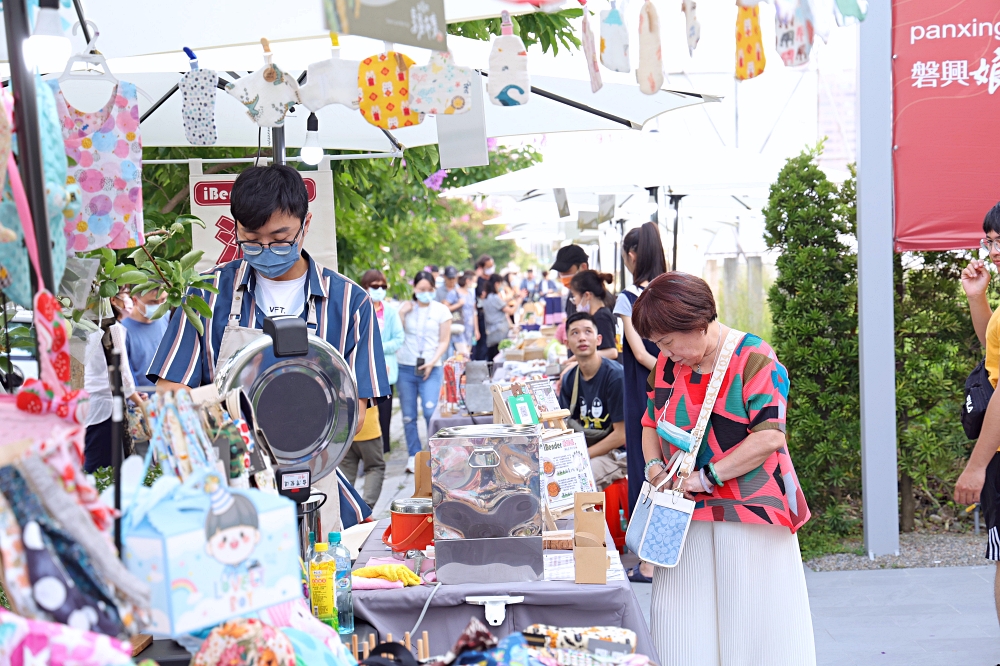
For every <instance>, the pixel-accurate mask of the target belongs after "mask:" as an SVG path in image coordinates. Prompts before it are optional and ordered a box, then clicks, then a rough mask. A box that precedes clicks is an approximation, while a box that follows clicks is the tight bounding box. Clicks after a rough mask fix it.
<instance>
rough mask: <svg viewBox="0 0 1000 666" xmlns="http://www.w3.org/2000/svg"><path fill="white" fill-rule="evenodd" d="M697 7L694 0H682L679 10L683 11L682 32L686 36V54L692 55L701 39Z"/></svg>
mask: <svg viewBox="0 0 1000 666" xmlns="http://www.w3.org/2000/svg"><path fill="white" fill-rule="evenodd" d="M697 8H698V5H697V3H695V1H694V0H682V2H681V11H682V12H684V34H685V35H686V36H687V42H688V55H692V56H693V55H694V50H695V48H696V47H697V46H698V41H699V40H701V23H699V22H698V16H697V14H696V12H695V10H696V9H697Z"/></svg>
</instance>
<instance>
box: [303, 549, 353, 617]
mask: <svg viewBox="0 0 1000 666" xmlns="http://www.w3.org/2000/svg"><path fill="white" fill-rule="evenodd" d="M328 546H329V544H325V543H318V544H316V547H315V553H314V554H313V556H312V559H311V560H310V561H309V601H310V605H311V606H312V613H313V615H315V616H316V617H317V618H319V620H320V621H321V622H323V623H324V624H328V625H330V626H331V627H333V628H334V629H337V602H336V592H337V587H336V574H337V569H336V560H335V559H334V558H333V557H332V556H331V555H330V553H329V552H328ZM352 626H353V625H352Z"/></svg>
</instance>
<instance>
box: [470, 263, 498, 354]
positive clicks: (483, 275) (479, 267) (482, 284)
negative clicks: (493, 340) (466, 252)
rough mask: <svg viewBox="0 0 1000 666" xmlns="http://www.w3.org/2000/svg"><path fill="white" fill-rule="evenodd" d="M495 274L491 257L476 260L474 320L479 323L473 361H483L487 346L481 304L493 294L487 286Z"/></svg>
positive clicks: (494, 265) (492, 290) (491, 289)
mask: <svg viewBox="0 0 1000 666" xmlns="http://www.w3.org/2000/svg"><path fill="white" fill-rule="evenodd" d="M494 272H496V264H495V263H494V262H493V257H491V256H490V255H488V254H484V255H482V256H480V257H479V259H476V318H477V319H478V321H479V332H480V334H481V335H480V338H479V340H478V341H476V348H475V349H474V350H473V352H472V359H473V360H474V361H485V360H486V352H487V347H488V345H487V344H486V335H485V333H484V331H485V330H486V320H485V319H484V315H483V303H484V302H485V301H486V297H487V296H489V295H490V294H492V293H494V289H493V287H491V286H490V285H489V280H490V276H491V275H493V273H494Z"/></svg>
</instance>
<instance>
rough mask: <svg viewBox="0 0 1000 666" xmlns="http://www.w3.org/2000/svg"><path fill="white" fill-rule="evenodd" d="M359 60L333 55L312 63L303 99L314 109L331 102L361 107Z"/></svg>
mask: <svg viewBox="0 0 1000 666" xmlns="http://www.w3.org/2000/svg"><path fill="white" fill-rule="evenodd" d="M359 65H361V62H360V61H358V60H341V59H340V58H330V59H329V60H321V61H319V62H314V63H312V64H311V65H309V68H308V69H307V70H306V82H305V83H304V84H303V85H302V86H301V87H300V88H299V99H301V100H302V104H303V105H304V106H305V107H306V108H307V109H309V110H310V111H312V112H316V111H319V110H320V109H322V108H323V107H324V106H329V105H330V104H341V105H343V106H346V107H347V108H349V109H355V110H357V109H358V66H359Z"/></svg>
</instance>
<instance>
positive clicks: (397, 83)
mask: <svg viewBox="0 0 1000 666" xmlns="http://www.w3.org/2000/svg"><path fill="white" fill-rule="evenodd" d="M412 66H413V61H412V60H410V59H409V58H408V57H407V56H405V55H403V54H402V53H398V52H396V51H389V52H387V53H380V54H379V55H377V56H372V57H370V58H365V59H364V60H362V61H361V64H360V66H359V67H358V88H360V95H361V96H360V108H361V115H362V116H364V117H365V120H367V121H368V122H369V123H371V124H372V125H375V126H376V127H381V128H382V129H396V128H399V127H409V126H411V125H419V124H420V121H421V120H423V118H422V117H421V116H420V114H419V113H417V112H416V111H414V110H413V109H411V108H410V101H409V98H410V82H409V79H410V74H409V72H410V67H412Z"/></svg>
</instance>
